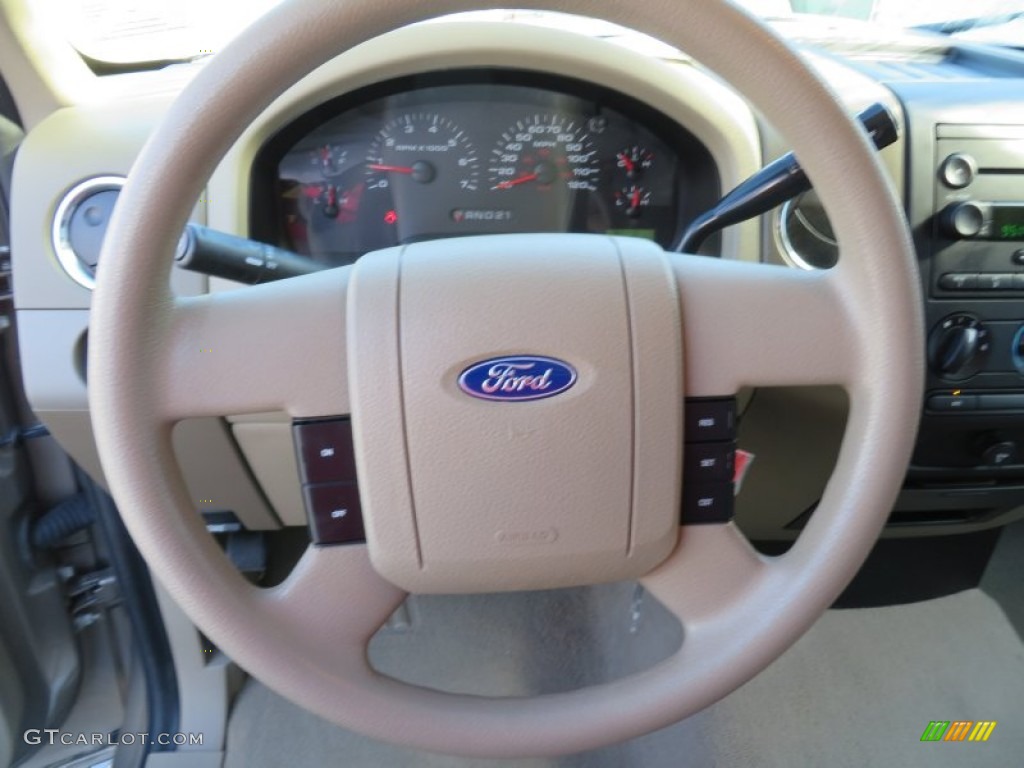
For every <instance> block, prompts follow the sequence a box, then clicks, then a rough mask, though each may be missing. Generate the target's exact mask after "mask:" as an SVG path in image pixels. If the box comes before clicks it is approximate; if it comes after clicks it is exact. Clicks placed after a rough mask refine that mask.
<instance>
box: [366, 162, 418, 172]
mask: <svg viewBox="0 0 1024 768" xmlns="http://www.w3.org/2000/svg"><path fill="white" fill-rule="evenodd" d="M367 167H368V168H369V169H370V170H371V171H390V172H392V173H412V168H409V167H407V166H404V165H376V164H373V163H371V164H370V165H369V166H367Z"/></svg>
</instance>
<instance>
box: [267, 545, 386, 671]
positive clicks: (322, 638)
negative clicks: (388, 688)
mask: <svg viewBox="0 0 1024 768" xmlns="http://www.w3.org/2000/svg"><path fill="white" fill-rule="evenodd" d="M339 589H343V590H344V592H345V595H346V599H345V600H343V601H342V600H337V599H336V595H337V593H338V591H339ZM405 596H406V593H405V592H404V591H402V590H400V589H399V588H398V587H395V586H394V585H393V584H391V583H390V582H387V581H385V580H384V579H383V578H381V577H380V576H379V575H378V574H377V571H375V570H374V568H373V566H372V565H371V564H370V558H369V555H368V553H367V550H366V547H365V546H363V545H358V544H355V545H346V546H333V547H319V546H316V545H310V546H309V548H307V549H306V551H305V553H304V554H303V556H302V558H301V559H300V560H299V562H298V563H297V564H296V566H295V568H294V569H293V570H292V572H291V573H290V574H289V576H288V578H287V579H286V580H285V581H283V582H282V583H281V584H279V585H278V586H276V587H272V588H269V589H264V590H261V591H260V592H259V600H260V601H261V602H262V603H263V604H264V605H265V606H266V609H267V612H268V614H269V615H272V616H274V617H275V622H274V623H275V624H280V625H282V626H289V627H304V628H305V630H306V632H305V638H306V640H305V641H306V642H308V643H310V644H311V645H312V646H314V647H313V648H310V649H306V650H307V651H308V652H311V653H312V654H315V655H320V654H322V653H328V654H329V655H332V656H333V657H334V658H335V659H336V660H337V661H338V663H339V664H345V665H348V666H351V667H353V668H358V667H360V666H362V667H367V665H366V646H367V644H368V643H369V642H370V638H371V637H373V634H374V633H375V632H376V631H377V630H378V629H380V627H381V626H382V625H383V624H384V622H386V621H387V619H388V617H389V616H390V615H391V614H392V613H394V611H395V609H397V608H398V606H399V605H401V603H402V600H404V599H405ZM300 650H301V649H300ZM367 668H368V667H367Z"/></svg>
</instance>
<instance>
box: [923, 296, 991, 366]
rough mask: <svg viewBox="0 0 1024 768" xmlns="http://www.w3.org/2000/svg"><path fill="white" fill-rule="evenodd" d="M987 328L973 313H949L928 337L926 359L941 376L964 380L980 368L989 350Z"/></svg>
mask: <svg viewBox="0 0 1024 768" xmlns="http://www.w3.org/2000/svg"><path fill="white" fill-rule="evenodd" d="M991 346H992V345H991V340H990V338H989V332H988V329H987V328H986V327H985V326H984V325H983V324H982V322H981V321H980V320H979V319H978V318H976V317H975V316H974V315H968V314H966V313H958V314H955V315H950V316H949V317H947V318H945V319H943V320H942V321H941V322H940V323H939V324H938V325H936V326H935V327H934V328H933V329H932V332H931V334H930V335H929V337H928V362H929V363H930V364H931V367H932V370H933V371H934V372H935V373H937V374H938V375H939V376H941V377H942V378H944V379H949V380H951V381H957V380H960V379H966V378H969V377H971V376H973V375H974V374H976V373H977V372H978V371H980V370H981V369H982V367H983V366H984V365H985V361H986V360H987V359H988V353H989V350H990V349H991Z"/></svg>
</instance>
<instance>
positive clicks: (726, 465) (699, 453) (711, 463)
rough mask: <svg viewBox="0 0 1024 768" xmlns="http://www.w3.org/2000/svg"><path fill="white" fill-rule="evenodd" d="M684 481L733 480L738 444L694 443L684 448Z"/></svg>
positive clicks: (685, 482)
mask: <svg viewBox="0 0 1024 768" xmlns="http://www.w3.org/2000/svg"><path fill="white" fill-rule="evenodd" d="M683 455H684V456H685V457H686V458H685V459H684V460H683V467H684V470H683V483H684V485H685V484H687V483H706V482H712V481H715V480H731V479H732V475H733V468H734V467H735V464H736V445H735V443H732V442H726V443H694V444H692V445H687V446H686V447H685V448H684V449H683Z"/></svg>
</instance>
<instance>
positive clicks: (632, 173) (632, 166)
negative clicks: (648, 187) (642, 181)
mask: <svg viewBox="0 0 1024 768" xmlns="http://www.w3.org/2000/svg"><path fill="white" fill-rule="evenodd" d="M615 161H616V162H615V164H616V166H618V167H619V168H621V169H622V170H624V171H625V172H626V176H627V177H628V178H630V179H635V178H638V177H639V176H642V175H643V174H644V172H645V171H647V170H648V169H650V167H651V163H653V162H654V153H653V152H651V151H650V150H649V149H645V148H644V147H641V146H639V145H637V144H634V145H633V146H631V147H626V148H625V149H623V150H622V151H621V152H619V153H618V154H617V155H615Z"/></svg>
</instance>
